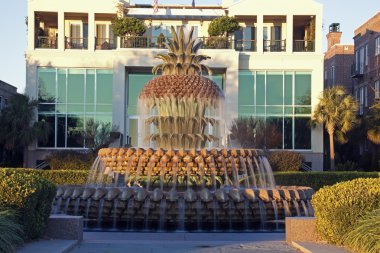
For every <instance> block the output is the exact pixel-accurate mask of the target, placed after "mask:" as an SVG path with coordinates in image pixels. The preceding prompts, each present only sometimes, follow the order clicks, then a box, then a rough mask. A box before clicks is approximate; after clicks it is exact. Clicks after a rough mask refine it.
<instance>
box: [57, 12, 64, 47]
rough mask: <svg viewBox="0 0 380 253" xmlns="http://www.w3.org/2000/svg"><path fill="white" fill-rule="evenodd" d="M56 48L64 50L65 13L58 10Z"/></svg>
mask: <svg viewBox="0 0 380 253" xmlns="http://www.w3.org/2000/svg"><path fill="white" fill-rule="evenodd" d="M58 50H60V51H63V50H65V13H64V12H63V11H60V12H58Z"/></svg>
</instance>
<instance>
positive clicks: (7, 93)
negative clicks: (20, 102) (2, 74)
mask: <svg viewBox="0 0 380 253" xmlns="http://www.w3.org/2000/svg"><path fill="white" fill-rule="evenodd" d="M15 94H17V88H16V87H14V86H13V85H10V84H9V83H6V82H4V81H1V80H0V110H1V109H3V108H5V107H6V106H7V105H8V101H9V99H10V98H11V97H12V96H13V95H15Z"/></svg>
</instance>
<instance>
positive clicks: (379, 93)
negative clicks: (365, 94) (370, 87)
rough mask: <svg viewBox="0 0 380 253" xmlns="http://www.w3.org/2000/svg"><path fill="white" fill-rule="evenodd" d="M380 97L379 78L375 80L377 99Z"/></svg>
mask: <svg viewBox="0 0 380 253" xmlns="http://www.w3.org/2000/svg"><path fill="white" fill-rule="evenodd" d="M379 98H380V81H379V80H377V81H376V82H375V99H379Z"/></svg>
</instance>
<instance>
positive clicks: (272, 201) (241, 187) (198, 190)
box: [53, 148, 314, 231]
mask: <svg viewBox="0 0 380 253" xmlns="http://www.w3.org/2000/svg"><path fill="white" fill-rule="evenodd" d="M313 193H314V191H313V189H311V188H308V187H275V186H274V179H273V175H272V174H271V169H270V166H269V163H268V161H267V159H266V157H265V156H263V155H262V152H260V151H258V150H246V149H240V150H234V149H232V150H227V149H221V150H217V149H212V150H206V149H202V150H195V149H191V150H183V149H181V150H171V149H169V150H163V149H157V150H153V149H139V148H138V149H134V148H119V149H116V148H113V149H111V148H109V149H102V150H100V151H99V157H98V159H97V161H96V162H95V163H94V166H93V169H92V171H91V175H90V176H89V181H88V184H87V186H85V187H73V186H61V187H59V189H58V191H57V195H56V198H55V203H54V207H53V212H55V213H66V214H70V215H83V216H84V217H85V227H87V228H89V229H90V228H99V229H105V228H113V229H121V230H129V231H136V230H138V231H140V230H155V231H171V230H176V231H186V230H190V231H230V230H246V231H252V230H256V229H282V228H283V226H284V224H283V221H284V218H285V217H287V216H311V215H313V210H312V207H311V204H310V200H311V197H312V194H313Z"/></svg>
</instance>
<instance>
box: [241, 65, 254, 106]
mask: <svg viewBox="0 0 380 253" xmlns="http://www.w3.org/2000/svg"><path fill="white" fill-rule="evenodd" d="M254 85H255V76H254V73H252V72H250V71H240V72H239V93H238V96H239V97H238V99H239V105H244V106H246V105H254V104H255V101H254V98H255V96H254V94H255V93H254V92H255V90H254Z"/></svg>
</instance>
